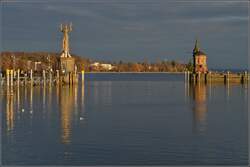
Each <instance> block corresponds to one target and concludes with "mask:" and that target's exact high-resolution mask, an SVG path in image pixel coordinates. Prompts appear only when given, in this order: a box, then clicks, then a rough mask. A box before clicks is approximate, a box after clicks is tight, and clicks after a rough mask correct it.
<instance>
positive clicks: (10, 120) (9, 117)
mask: <svg viewBox="0 0 250 167" xmlns="http://www.w3.org/2000/svg"><path fill="white" fill-rule="evenodd" d="M6 96H7V97H6V125H7V132H10V131H12V130H13V128H14V96H13V89H11V88H9V87H7V93H6Z"/></svg>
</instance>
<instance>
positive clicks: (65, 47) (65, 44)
mask: <svg viewBox="0 0 250 167" xmlns="http://www.w3.org/2000/svg"><path fill="white" fill-rule="evenodd" d="M60 28H61V32H62V33H63V40H62V53H61V57H71V56H70V54H69V33H70V32H71V31H72V24H70V25H67V24H66V25H62V24H61V27H60Z"/></svg>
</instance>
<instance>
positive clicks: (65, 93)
mask: <svg viewBox="0 0 250 167" xmlns="http://www.w3.org/2000/svg"><path fill="white" fill-rule="evenodd" d="M73 107H74V96H73V89H72V87H67V86H65V87H64V86H63V87H61V90H60V112H61V113H60V114H61V130H62V132H61V138H62V142H63V143H64V144H68V143H70V135H71V128H72V127H71V126H72V114H73Z"/></svg>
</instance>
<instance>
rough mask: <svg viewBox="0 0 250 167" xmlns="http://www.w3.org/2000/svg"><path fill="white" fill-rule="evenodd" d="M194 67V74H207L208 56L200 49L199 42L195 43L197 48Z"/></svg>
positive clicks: (194, 52) (194, 50)
mask: <svg viewBox="0 0 250 167" xmlns="http://www.w3.org/2000/svg"><path fill="white" fill-rule="evenodd" d="M193 67H194V69H193V70H194V71H193V72H194V73H198V72H201V73H207V71H208V68H207V55H206V54H205V53H204V52H202V51H201V50H200V48H199V47H198V41H197V40H196V41H195V47H194V49H193Z"/></svg>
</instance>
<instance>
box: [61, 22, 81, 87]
mask: <svg viewBox="0 0 250 167" xmlns="http://www.w3.org/2000/svg"><path fill="white" fill-rule="evenodd" d="M60 30H61V32H62V33H63V39H62V51H61V55H60V74H61V80H62V82H63V83H66V84H74V83H76V82H77V80H78V79H77V78H78V77H77V74H76V70H77V68H76V64H75V59H74V58H73V57H72V56H71V55H70V53H69V33H70V32H71V31H72V24H69V25H68V24H64V25H63V24H61V26H60Z"/></svg>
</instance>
